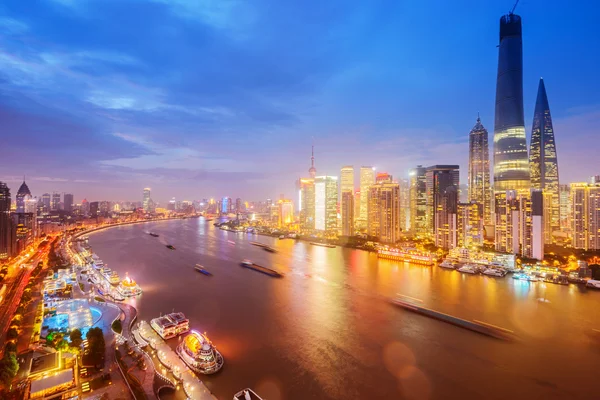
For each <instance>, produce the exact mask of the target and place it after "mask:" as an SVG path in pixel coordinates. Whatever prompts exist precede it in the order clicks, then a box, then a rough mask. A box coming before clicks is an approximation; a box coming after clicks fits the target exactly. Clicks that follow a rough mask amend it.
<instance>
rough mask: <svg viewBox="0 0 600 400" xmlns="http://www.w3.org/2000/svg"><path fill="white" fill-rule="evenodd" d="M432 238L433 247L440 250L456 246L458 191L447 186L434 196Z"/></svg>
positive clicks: (453, 187)
mask: <svg viewBox="0 0 600 400" xmlns="http://www.w3.org/2000/svg"><path fill="white" fill-rule="evenodd" d="M436 197H437V200H436V206H435V207H436V208H435V214H434V225H435V227H436V229H435V231H433V238H434V242H435V245H436V246H438V247H441V248H442V249H446V250H447V249H452V248H454V247H456V246H457V245H458V220H457V212H458V190H457V187H456V186H453V185H451V186H448V187H447V188H445V189H443V191H442V192H441V193H438V194H437V195H436Z"/></svg>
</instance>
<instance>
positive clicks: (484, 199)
mask: <svg viewBox="0 0 600 400" xmlns="http://www.w3.org/2000/svg"><path fill="white" fill-rule="evenodd" d="M468 180H469V182H468V185H469V187H468V190H469V195H468V199H469V202H477V203H479V204H481V205H482V206H483V219H484V221H485V223H486V224H489V223H491V206H492V187H491V186H490V154H489V146H488V131H487V129H485V128H484V127H483V125H482V124H481V119H480V118H479V116H477V122H476V123H475V126H474V127H473V129H471V132H470V133H469V177H468Z"/></svg>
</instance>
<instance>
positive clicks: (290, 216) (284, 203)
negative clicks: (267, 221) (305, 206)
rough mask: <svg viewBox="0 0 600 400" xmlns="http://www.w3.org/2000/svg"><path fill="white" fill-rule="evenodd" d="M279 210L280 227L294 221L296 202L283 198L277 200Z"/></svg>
mask: <svg viewBox="0 0 600 400" xmlns="http://www.w3.org/2000/svg"><path fill="white" fill-rule="evenodd" d="M277 206H278V207H279V210H278V215H277V216H278V224H277V225H278V226H279V227H280V228H283V227H287V226H289V225H290V224H292V223H293V222H294V203H293V202H292V200H289V199H283V200H279V201H278V202H277Z"/></svg>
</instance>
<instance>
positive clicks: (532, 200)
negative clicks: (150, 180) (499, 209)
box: [519, 189, 544, 260]
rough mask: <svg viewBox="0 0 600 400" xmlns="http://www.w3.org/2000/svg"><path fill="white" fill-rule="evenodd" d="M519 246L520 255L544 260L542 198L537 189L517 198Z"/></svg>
mask: <svg viewBox="0 0 600 400" xmlns="http://www.w3.org/2000/svg"><path fill="white" fill-rule="evenodd" d="M519 209H520V214H519V224H520V226H519V244H520V253H521V255H523V256H525V257H529V258H535V259H537V260H543V259H544V221H543V218H544V196H543V192H542V191H541V190H538V189H532V190H531V192H530V194H529V195H526V194H521V196H520V197H519Z"/></svg>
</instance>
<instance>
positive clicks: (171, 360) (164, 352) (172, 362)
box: [139, 321, 216, 400]
mask: <svg viewBox="0 0 600 400" xmlns="http://www.w3.org/2000/svg"><path fill="white" fill-rule="evenodd" d="M139 333H140V335H141V336H142V338H143V339H144V340H145V341H147V342H148V343H149V344H150V347H152V348H153V349H154V350H156V355H157V356H158V359H159V361H160V362H161V364H163V365H164V366H165V367H166V368H167V369H168V370H170V371H171V372H172V373H173V375H174V376H175V377H176V378H177V379H179V380H180V381H181V382H182V386H183V390H185V393H186V395H187V396H188V398H190V399H191V400H216V397H215V396H213V394H212V393H211V392H210V391H209V390H208V389H207V388H206V386H205V385H204V383H202V381H201V380H200V379H198V377H197V376H196V374H195V373H194V372H192V370H190V369H189V368H188V366H187V365H186V364H185V363H184V362H183V361H182V360H181V359H180V358H179V356H178V355H177V354H176V353H175V352H174V351H173V349H171V348H170V347H169V346H168V345H167V344H166V343H165V341H164V340H163V339H162V338H161V337H160V336H159V335H158V334H157V333H156V332H155V331H154V329H152V327H151V326H150V324H148V323H147V322H146V321H141V322H140V324H139Z"/></svg>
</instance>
